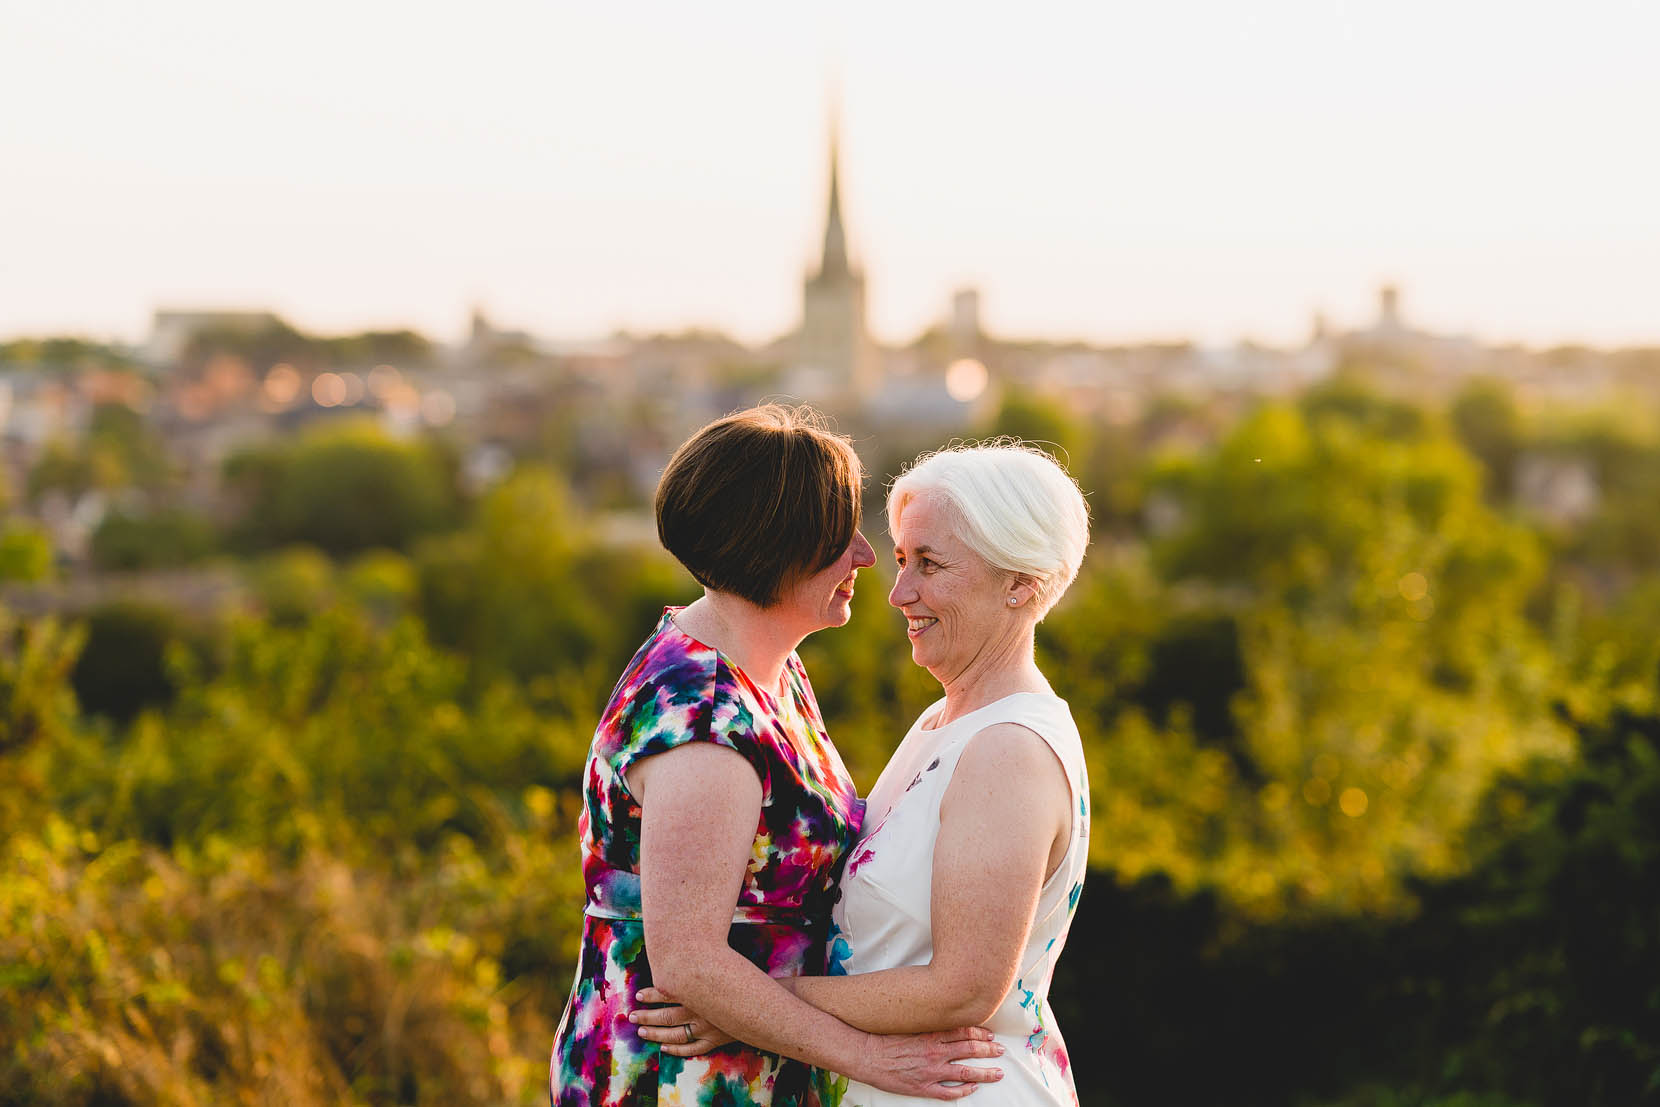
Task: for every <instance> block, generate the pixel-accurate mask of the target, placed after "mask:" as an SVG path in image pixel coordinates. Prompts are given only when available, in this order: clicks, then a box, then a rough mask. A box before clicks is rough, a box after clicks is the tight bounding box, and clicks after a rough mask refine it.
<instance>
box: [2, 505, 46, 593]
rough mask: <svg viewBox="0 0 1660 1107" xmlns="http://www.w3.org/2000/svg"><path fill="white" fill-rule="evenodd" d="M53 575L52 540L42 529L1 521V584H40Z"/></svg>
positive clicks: (11, 520) (18, 522)
mask: <svg viewBox="0 0 1660 1107" xmlns="http://www.w3.org/2000/svg"><path fill="white" fill-rule="evenodd" d="M51 575H52V539H51V538H50V537H48V536H47V534H46V532H45V531H43V530H41V529H40V528H39V527H35V526H31V525H30V524H28V523H24V522H20V521H17V520H14V519H6V520H0V581H8V580H16V581H40V580H46V579H48V578H49V577H51Z"/></svg>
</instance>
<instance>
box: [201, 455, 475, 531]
mask: <svg viewBox="0 0 1660 1107" xmlns="http://www.w3.org/2000/svg"><path fill="white" fill-rule="evenodd" d="M225 479H226V482H227V484H228V485H230V487H231V490H232V494H233V495H234V496H236V497H237V498H238V499H239V500H240V501H241V502H242V504H243V505H244V507H243V511H242V514H241V519H240V521H239V522H238V523H237V525H236V527H235V528H234V531H233V534H234V537H235V538H236V540H237V541H238V542H239V543H240V544H242V545H243V546H244V547H245V548H250V549H256V550H257V549H266V548H270V547H272V546H278V545H284V544H287V543H293V542H304V543H309V544H311V545H314V546H317V547H318V548H320V549H322V550H324V551H325V552H327V553H330V554H334V555H341V554H350V553H356V552H359V551H362V550H368V549H374V548H377V547H383V548H388V549H407V548H409V546H410V545H411V544H412V543H413V541H414V540H415V539H416V538H417V537H419V536H421V535H423V534H428V533H431V532H432V531H435V530H441V529H444V528H446V527H449V526H452V525H454V523H455V522H456V520H457V517H458V512H459V496H458V493H457V491H456V487H455V482H454V479H453V473H452V472H451V471H450V470H449V469H448V462H447V461H446V459H445V457H444V455H443V453H442V451H441V450H439V449H438V448H436V447H435V446H433V445H431V444H427V443H424V442H399V441H395V440H393V439H391V438H388V437H387V436H386V435H385V434H384V433H383V432H381V431H380V430H379V429H378V428H376V427H374V426H373V425H372V424H367V423H346V424H340V425H332V426H322V427H319V428H317V429H315V430H313V431H310V432H308V433H306V434H305V435H304V436H303V437H302V438H301V439H300V440H299V441H298V442H296V443H294V444H293V445H292V446H279V447H267V448H263V449H257V450H252V451H247V452H244V453H242V454H239V455H236V456H233V457H232V458H231V459H229V460H228V461H227V462H226V467H225Z"/></svg>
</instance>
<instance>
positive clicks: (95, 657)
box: [70, 601, 197, 724]
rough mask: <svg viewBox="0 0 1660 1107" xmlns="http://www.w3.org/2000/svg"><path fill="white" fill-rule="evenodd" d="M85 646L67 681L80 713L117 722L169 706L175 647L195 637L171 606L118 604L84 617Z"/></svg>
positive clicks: (123, 721)
mask: <svg viewBox="0 0 1660 1107" xmlns="http://www.w3.org/2000/svg"><path fill="white" fill-rule="evenodd" d="M84 621H85V623H86V644H85V645H84V646H83V647H82V649H81V655H80V657H79V658H78V659H77V660H76V662H75V668H74V671H73V673H72V674H71V677H70V680H71V683H72V684H73V686H74V689H75V697H76V699H77V700H79V701H80V704H81V710H83V711H85V712H88V713H89V714H93V715H103V716H106V717H108V718H110V719H112V720H114V721H115V722H117V723H122V724H124V723H127V722H130V721H131V720H132V719H133V717H134V716H136V715H137V714H138V713H139V712H140V711H142V710H143V709H144V708H146V707H158V706H162V705H165V704H167V703H169V702H170V701H171V700H172V698H173V696H174V694H175V692H176V691H177V686H176V685H175V683H174V681H173V677H172V675H171V674H170V673H169V672H168V665H167V653H168V650H169V648H170V647H172V646H173V645H174V644H182V643H184V642H186V641H187V640H188V639H191V638H193V637H197V636H196V635H194V633H193V632H192V631H191V630H190V629H189V628H188V627H187V625H186V624H185V622H184V620H183V619H181V618H180V616H179V615H178V614H176V613H175V612H174V611H173V610H172V609H171V608H166V607H160V606H157V605H155V604H149V603H139V602H132V601H120V602H116V603H112V604H108V605H106V606H103V607H98V608H95V609H93V610H92V611H90V612H88V613H87V614H86V615H85V616H84Z"/></svg>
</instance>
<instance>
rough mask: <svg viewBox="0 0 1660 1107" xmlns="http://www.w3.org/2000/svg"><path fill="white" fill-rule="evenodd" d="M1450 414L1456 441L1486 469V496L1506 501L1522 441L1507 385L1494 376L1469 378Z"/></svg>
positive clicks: (1516, 414)
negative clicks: (1485, 378)
mask: <svg viewBox="0 0 1660 1107" xmlns="http://www.w3.org/2000/svg"><path fill="white" fill-rule="evenodd" d="M1451 418H1452V425H1453V428H1454V429H1455V430H1456V431H1457V433H1458V438H1459V441H1461V442H1462V443H1463V444H1464V448H1465V449H1467V450H1469V451H1470V453H1472V454H1474V455H1475V456H1476V458H1477V459H1479V460H1480V461H1481V464H1482V467H1483V468H1484V469H1485V471H1486V480H1485V485H1486V488H1487V495H1488V499H1489V500H1491V501H1493V502H1495V503H1504V502H1508V501H1509V499H1510V497H1511V496H1512V495H1513V494H1514V491H1515V475H1516V474H1515V470H1516V459H1517V457H1518V456H1519V454H1520V452H1521V445H1522V426H1521V415H1520V413H1519V412H1518V411H1517V410H1516V401H1515V398H1514V397H1513V396H1512V395H1511V393H1510V389H1509V388H1508V387H1506V386H1505V385H1504V384H1503V383H1501V382H1499V381H1496V380H1475V381H1471V382H1470V383H1469V384H1467V385H1465V386H1464V388H1463V389H1462V390H1461V391H1460V392H1459V394H1458V396H1457V397H1456V398H1454V400H1453V405H1452V410H1451Z"/></svg>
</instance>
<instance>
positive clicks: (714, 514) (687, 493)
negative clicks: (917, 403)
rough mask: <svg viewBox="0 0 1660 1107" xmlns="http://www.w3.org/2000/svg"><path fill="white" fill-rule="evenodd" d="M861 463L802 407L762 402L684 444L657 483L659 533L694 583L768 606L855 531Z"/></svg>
mask: <svg viewBox="0 0 1660 1107" xmlns="http://www.w3.org/2000/svg"><path fill="white" fill-rule="evenodd" d="M861 480H862V476H861V473H860V468H859V457H858V455H857V454H855V453H854V452H853V444H852V443H851V442H849V441H848V440H847V438H846V437H844V436H842V435H839V434H836V433H834V432H832V431H830V430H827V429H826V428H825V425H824V420H823V418H822V417H821V416H820V415H819V414H818V413H817V412H815V411H814V410H813V409H812V408H809V407H786V406H784V405H782V404H765V405H763V406H761V407H753V408H750V409H749V410H748V411H740V412H738V413H737V414H735V415H728V416H727V417H726V418H724V419H717V420H715V421H714V422H713V423H710V424H709V425H708V426H706V427H704V428H703V429H702V430H700V431H698V432H697V433H696V434H694V435H692V437H691V438H689V439H687V441H686V442H685V444H684V445H682V446H681V447H680V449H678V450H676V451H675V452H674V456H673V457H672V458H670V459H669V464H668V468H666V469H664V470H663V479H662V480H661V481H660V482H658V485H657V537H658V538H659V539H661V540H662V543H663V547H664V549H666V550H668V551H669V552H670V553H671V554H673V555H674V556H675V557H676V558H678V559H679V561H680V563H681V564H682V565H684V566H686V568H687V570H689V571H690V572H691V574H692V576H693V577H694V578H696V580H697V582H698V583H699V584H701V585H703V586H704V587H705V588H712V589H714V590H715V591H717V592H731V593H733V594H735V595H738V596H742V597H743V598H744V599H746V600H748V601H749V602H750V603H753V604H756V605H757V606H759V607H771V606H772V605H773V604H775V603H777V602H778V597H779V595H780V594H781V593H782V591H783V590H784V587H785V585H787V584H790V583H792V582H794V581H796V580H799V579H801V578H802V577H806V576H811V575H812V574H813V573H816V572H819V571H820V570H822V569H824V568H826V567H828V566H829V565H830V564H831V563H832V562H834V561H835V560H836V558H838V557H840V556H841V555H842V552H843V551H844V550H846V549H847V547H848V546H849V545H850V544H851V543H852V541H853V533H854V531H856V530H857V529H858V527H859V512H860V503H859V499H860V497H859V485H860V482H861Z"/></svg>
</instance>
